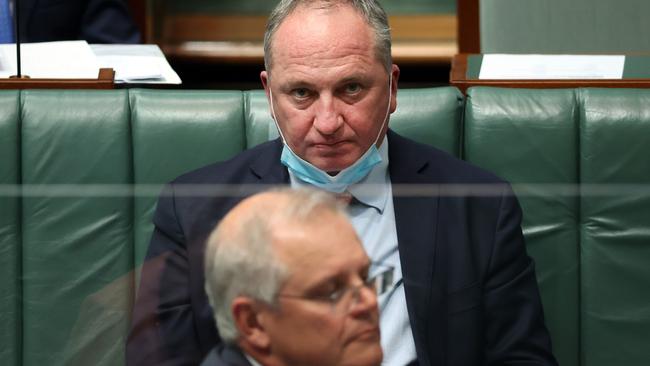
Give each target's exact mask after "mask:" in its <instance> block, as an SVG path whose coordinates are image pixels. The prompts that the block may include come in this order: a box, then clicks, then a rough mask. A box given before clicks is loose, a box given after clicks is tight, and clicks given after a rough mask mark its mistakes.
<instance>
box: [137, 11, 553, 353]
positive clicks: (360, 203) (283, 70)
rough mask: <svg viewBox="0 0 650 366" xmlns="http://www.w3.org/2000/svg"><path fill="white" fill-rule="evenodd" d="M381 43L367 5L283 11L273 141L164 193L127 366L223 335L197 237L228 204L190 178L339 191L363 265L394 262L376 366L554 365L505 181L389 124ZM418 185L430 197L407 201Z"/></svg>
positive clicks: (273, 49) (203, 346)
mask: <svg viewBox="0 0 650 366" xmlns="http://www.w3.org/2000/svg"><path fill="white" fill-rule="evenodd" d="M390 44H391V40H390V32H389V28H388V22H387V17H386V14H385V13H384V11H383V10H382V9H381V7H380V6H379V5H378V3H377V2H376V1H374V0H349V1H345V0H340V1H318V0H316V1H292V0H284V1H281V2H280V4H279V5H278V6H277V7H276V9H275V10H274V12H273V13H272V14H271V16H270V18H269V23H268V25H267V31H266V35H265V66H266V67H265V68H266V71H263V72H262V74H261V78H262V83H263V85H264V88H265V90H266V93H267V96H268V99H269V105H270V110H271V114H272V116H273V118H274V120H275V122H276V124H277V127H278V130H279V131H280V134H281V139H278V140H275V141H271V142H268V143H265V144H262V145H260V146H257V147H255V148H253V149H250V150H248V151H245V152H243V153H242V154H240V155H238V156H236V157H235V158H233V159H232V160H230V161H226V162H223V163H219V164H215V165H212V166H208V167H205V168H202V169H199V170H197V171H195V172H192V173H189V174H186V175H184V176H181V177H180V178H178V179H177V180H175V181H174V182H172V183H171V184H169V185H168V186H167V187H166V189H165V190H164V192H163V195H162V197H161V198H160V201H159V203H158V208H157V211H156V214H155V216H154V223H155V230H154V233H153V237H152V242H151V246H150V249H149V253H148V258H149V259H148V262H147V263H146V264H145V267H144V268H143V275H142V281H141V286H140V292H139V297H138V300H137V304H136V308H135V311H134V320H133V327H132V330H131V334H130V340H129V344H128V345H127V353H128V355H127V357H128V359H129V360H130V361H133V362H132V363H133V364H137V363H140V364H144V363H146V362H147V360H156V361H157V362H161V363H166V364H193V363H196V362H197V361H198V360H199V359H200V358H201V357H202V356H203V355H205V354H206V353H207V352H208V350H209V349H210V348H211V347H212V346H213V345H214V344H215V343H218V342H219V341H220V338H219V334H218V333H217V332H216V330H215V327H214V324H213V322H212V321H211V308H210V306H208V304H207V301H206V296H205V293H204V292H203V288H202V286H203V277H202V274H203V272H202V271H201V268H202V263H203V262H202V261H203V251H204V241H205V239H206V237H207V233H209V232H210V230H211V229H212V227H214V225H215V224H216V223H217V221H218V220H219V219H220V218H222V217H223V216H224V215H225V214H226V213H227V212H228V210H229V209H230V208H232V207H233V206H234V205H235V204H237V202H238V201H239V200H241V197H237V196H232V195H231V196H218V195H213V196H211V197H192V195H191V194H190V195H189V196H188V192H187V191H186V190H185V189H184V187H185V186H186V185H187V184H197V183H201V184H215V185H224V184H225V185H230V184H232V185H242V184H243V185H245V186H242V187H245V188H250V187H251V186H253V187H257V186H266V185H277V184H284V185H286V184H289V185H290V186H291V187H302V186H315V187H318V188H321V189H324V190H329V191H332V192H336V193H343V194H345V195H347V196H348V197H352V204H351V205H350V206H349V209H348V211H349V215H350V218H351V221H352V224H353V225H354V227H355V229H356V230H357V233H358V234H359V236H360V237H361V239H362V242H363V244H364V247H365V249H366V251H367V252H368V255H369V256H370V258H371V259H372V260H373V261H376V262H382V263H384V264H387V265H391V266H393V267H394V268H395V271H394V274H395V275H394V279H393V287H392V290H391V291H390V292H388V293H387V294H384V295H382V296H380V297H379V306H380V327H381V330H382V332H381V338H382V340H381V343H382V347H383V351H384V364H387V365H406V364H412V365H417V364H419V365H481V364H485V365H499V364H511V365H515V364H522V365H523V364H526V365H532V364H535V365H554V364H556V361H555V359H554V357H553V355H552V352H551V345H550V339H549V335H548V332H547V330H546V328H545V325H544V318H543V312H542V308H541V303H540V298H539V290H538V288H537V283H536V278H535V271H534V265H533V263H532V260H531V259H530V258H529V257H528V256H527V254H526V249H525V245H524V242H523V236H522V232H521V228H520V224H521V211H520V208H519V206H518V204H517V201H516V199H515V197H514V196H513V194H512V191H511V189H510V187H509V185H508V184H507V183H506V182H504V181H502V180H500V179H498V178H497V177H495V176H493V175H492V174H490V173H487V172H485V171H483V170H481V169H478V168H476V167H473V166H471V165H469V164H467V163H465V162H463V161H460V160H458V159H455V158H453V157H451V156H449V155H448V154H446V153H444V152H441V151H439V150H437V149H435V148H431V147H427V146H424V145H421V144H418V143H415V142H413V141H411V140H408V139H405V138H403V137H401V136H399V135H398V134H396V133H394V132H392V131H390V130H389V129H388V120H389V115H390V114H391V113H392V112H393V111H395V109H396V107H397V99H396V94H397V81H398V78H399V68H398V67H397V66H396V65H394V64H393V63H392V60H391V55H390ZM416 185H417V187H419V188H422V187H426V189H428V192H429V193H430V194H428V195H426V196H422V195H421V193H422V192H417V193H418V194H414V195H411V194H410V191H409V187H413V186H416ZM476 185H480V186H481V187H482V188H486V187H488V188H489V189H487V190H485V189H483V190H482V191H480V192H479V191H472V190H471V187H473V186H476ZM449 187H451V188H453V189H452V191H453V192H449V189H448V188H449ZM463 189H465V190H464V191H463ZM459 192H462V193H463V194H459ZM248 193H249V192H245V191H243V190H242V195H246V194H248ZM342 255H345V254H344V253H342ZM163 361H165V362H163Z"/></svg>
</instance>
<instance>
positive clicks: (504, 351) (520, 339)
mask: <svg viewBox="0 0 650 366" xmlns="http://www.w3.org/2000/svg"><path fill="white" fill-rule="evenodd" d="M521 220H522V213H521V209H520V207H519V204H518V202H517V200H516V198H515V196H514V193H513V192H512V190H511V188H510V187H509V186H508V187H507V188H506V189H505V191H504V193H503V195H502V197H501V204H500V208H499V212H498V219H497V223H496V231H495V237H494V246H493V248H492V254H491V256H490V261H489V264H488V270H487V271H488V273H487V277H486V283H485V290H484V291H485V312H486V315H485V319H486V328H485V334H486V344H485V346H486V358H487V364H489V365H557V361H556V360H555V358H554V357H553V354H552V352H551V341H550V336H549V334H548V331H547V329H546V326H545V324H544V314H543V310H542V304H541V300H540V294H539V289H538V286H537V279H536V276H535V266H534V262H533V260H532V259H531V258H530V257H529V256H528V255H527V253H526V246H525V243H524V238H523V234H522V231H521Z"/></svg>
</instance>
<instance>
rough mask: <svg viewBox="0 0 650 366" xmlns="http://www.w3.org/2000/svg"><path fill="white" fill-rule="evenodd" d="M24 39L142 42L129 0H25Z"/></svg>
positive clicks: (36, 40) (21, 3) (42, 40)
mask: <svg viewBox="0 0 650 366" xmlns="http://www.w3.org/2000/svg"><path fill="white" fill-rule="evenodd" d="M19 14H20V19H19V22H20V36H21V38H20V39H21V41H22V42H50V41H66V40H77V39H79V40H86V41H88V43H139V42H140V32H139V31H138V28H137V27H136V25H135V23H134V22H133V19H132V17H131V14H130V13H129V9H128V7H127V4H126V0H65V1H56V0H21V1H20V13H19Z"/></svg>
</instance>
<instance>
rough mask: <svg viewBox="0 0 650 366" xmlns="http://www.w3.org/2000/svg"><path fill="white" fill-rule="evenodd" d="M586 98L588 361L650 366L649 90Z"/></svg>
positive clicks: (600, 92)
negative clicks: (649, 345)
mask: <svg viewBox="0 0 650 366" xmlns="http://www.w3.org/2000/svg"><path fill="white" fill-rule="evenodd" d="M580 95H581V99H582V104H583V108H582V111H581V122H580V130H581V143H580V163H581V165H580V179H581V181H582V182H583V184H584V186H583V192H582V200H581V202H582V204H581V216H582V219H581V221H582V225H581V233H582V235H581V240H580V243H581V249H582V250H581V252H582V258H581V265H582V266H581V279H582V287H581V293H582V301H581V314H582V322H581V335H582V347H581V351H582V359H583V362H584V364H585V365H590V366H592V365H594V366H595V365H598V366H607V365H630V366H634V365H648V363H649V357H648V340H649V339H650V263H649V261H648V259H649V258H650V158H649V155H650V154H649V153H650V91H648V90H625V91H620V90H607V89H583V90H581V91H580Z"/></svg>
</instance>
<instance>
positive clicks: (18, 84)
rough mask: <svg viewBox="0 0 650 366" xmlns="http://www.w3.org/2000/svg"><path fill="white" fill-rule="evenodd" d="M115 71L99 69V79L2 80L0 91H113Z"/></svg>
mask: <svg viewBox="0 0 650 366" xmlns="http://www.w3.org/2000/svg"><path fill="white" fill-rule="evenodd" d="M114 87H115V71H114V70H113V69H111V68H106V69H99V75H98V76H97V79H30V78H21V79H18V78H15V79H14V78H7V79H0V89H113V88H114Z"/></svg>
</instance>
